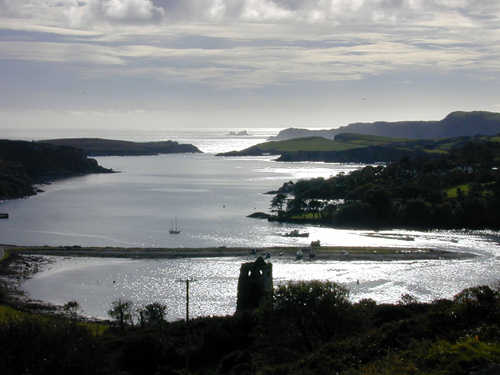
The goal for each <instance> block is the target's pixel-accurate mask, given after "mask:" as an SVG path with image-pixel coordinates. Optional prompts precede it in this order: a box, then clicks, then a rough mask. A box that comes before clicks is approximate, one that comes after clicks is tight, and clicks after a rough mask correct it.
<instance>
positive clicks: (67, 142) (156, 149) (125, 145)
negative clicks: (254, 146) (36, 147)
mask: <svg viewBox="0 0 500 375" xmlns="http://www.w3.org/2000/svg"><path fill="white" fill-rule="evenodd" d="M41 143H48V144H52V145H57V146H70V147H75V148H80V149H82V150H84V151H85V152H86V153H87V155H89V156H126V155H157V154H172V153H184V152H195V153H198V152H201V151H200V150H199V149H198V148H197V147H196V146H193V145H191V144H180V143H177V142H175V141H161V142H131V141H120V140H114V139H102V138H61V139H49V140H44V141H41Z"/></svg>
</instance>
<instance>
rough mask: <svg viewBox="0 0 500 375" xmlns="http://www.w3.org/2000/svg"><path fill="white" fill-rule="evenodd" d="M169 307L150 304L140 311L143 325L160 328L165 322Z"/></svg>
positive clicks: (157, 303)
mask: <svg viewBox="0 0 500 375" xmlns="http://www.w3.org/2000/svg"><path fill="white" fill-rule="evenodd" d="M166 312H167V306H166V305H164V304H162V303H160V302H153V303H150V304H148V305H146V306H144V308H142V309H140V310H139V319H140V322H141V325H150V326H159V325H161V324H163V323H164V322H165V314H166Z"/></svg>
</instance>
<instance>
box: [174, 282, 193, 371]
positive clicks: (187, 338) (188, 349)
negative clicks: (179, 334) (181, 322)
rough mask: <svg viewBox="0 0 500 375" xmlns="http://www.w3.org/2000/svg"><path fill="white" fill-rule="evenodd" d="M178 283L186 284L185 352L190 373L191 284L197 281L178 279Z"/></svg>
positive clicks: (187, 368) (186, 365)
mask: <svg viewBox="0 0 500 375" xmlns="http://www.w3.org/2000/svg"><path fill="white" fill-rule="evenodd" d="M176 281H177V282H180V283H186V330H187V331H186V352H185V354H184V355H185V367H186V370H188V371H189V351H190V350H191V332H190V331H191V328H190V325H189V283H190V282H192V281H197V280H194V279H189V277H188V278H187V279H177V280H176Z"/></svg>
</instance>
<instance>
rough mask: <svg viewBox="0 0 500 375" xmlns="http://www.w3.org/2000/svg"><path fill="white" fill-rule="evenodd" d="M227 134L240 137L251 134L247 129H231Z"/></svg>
mask: <svg viewBox="0 0 500 375" xmlns="http://www.w3.org/2000/svg"><path fill="white" fill-rule="evenodd" d="M227 135H236V136H238V137H244V136H247V135H249V134H248V132H247V131H246V130H241V131H230V132H229V133H227Z"/></svg>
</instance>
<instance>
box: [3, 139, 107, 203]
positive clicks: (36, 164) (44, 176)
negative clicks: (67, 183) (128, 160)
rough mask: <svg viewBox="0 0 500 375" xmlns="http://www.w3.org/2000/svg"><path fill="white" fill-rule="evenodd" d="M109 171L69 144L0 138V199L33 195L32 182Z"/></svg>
mask: <svg viewBox="0 0 500 375" xmlns="http://www.w3.org/2000/svg"><path fill="white" fill-rule="evenodd" d="M109 172H112V171H111V170H110V169H106V168H103V167H101V166H100V165H99V164H98V163H97V161H96V160H94V159H89V158H87V156H86V155H85V153H84V152H83V151H82V150H79V149H76V148H73V147H67V146H55V145H50V144H44V143H37V142H25V141H9V140H0V199H11V198H20V197H24V196H27V195H33V194H35V193H36V190H35V188H34V187H33V184H36V183H42V182H48V181H52V180H55V179H57V178H62V177H71V176H76V175H82V174H87V173H109Z"/></svg>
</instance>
